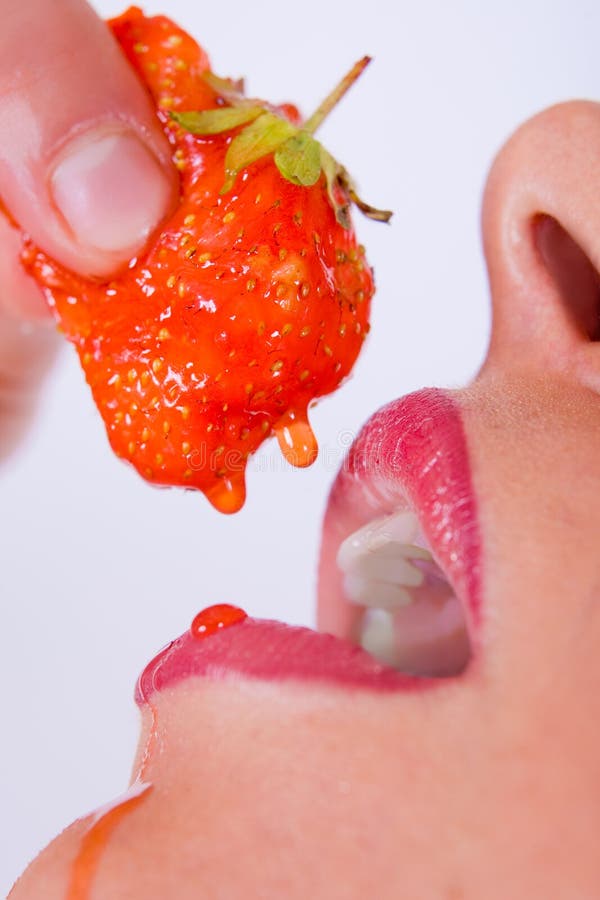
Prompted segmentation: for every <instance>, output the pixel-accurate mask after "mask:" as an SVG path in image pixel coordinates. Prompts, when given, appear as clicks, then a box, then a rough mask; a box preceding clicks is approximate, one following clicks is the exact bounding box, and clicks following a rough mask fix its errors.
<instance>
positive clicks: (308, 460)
mask: <svg viewBox="0 0 600 900" xmlns="http://www.w3.org/2000/svg"><path fill="white" fill-rule="evenodd" d="M274 430H275V434H276V435H277V440H278V441H279V447H280V449H281V452H282V453H283V455H284V456H285V458H286V459H287V461H288V462H289V463H290V464H291V465H292V466H297V467H298V468H301V469H303V468H306V466H311V465H312V464H313V463H314V461H315V459H316V458H317V454H318V452H319V445H318V444H317V439H316V437H315V434H314V432H313V430H312V428H311V427H310V423H309V421H308V413H307V411H306V409H303V410H294V409H290V410H288V412H287V413H286V414H285V415H284V416H282V417H281V419H279V421H278V422H277V424H276V425H275V428H274Z"/></svg>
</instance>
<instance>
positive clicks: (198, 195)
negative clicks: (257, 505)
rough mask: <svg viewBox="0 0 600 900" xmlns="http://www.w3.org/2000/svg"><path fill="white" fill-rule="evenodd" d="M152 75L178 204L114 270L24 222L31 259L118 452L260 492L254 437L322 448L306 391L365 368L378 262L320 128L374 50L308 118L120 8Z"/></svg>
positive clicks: (171, 476)
mask: <svg viewBox="0 0 600 900" xmlns="http://www.w3.org/2000/svg"><path fill="white" fill-rule="evenodd" d="M110 25H111V27H112V29H113V32H114V35H115V36H116V38H117V40H118V41H119V43H120V44H121V47H122V49H123V51H124V53H125V54H126V55H127V57H128V59H129V60H130V62H131V64H132V65H133V66H134V67H135V69H136V70H137V72H138V74H139V76H140V78H141V79H142V80H143V81H144V83H145V84H146V86H147V89H148V91H149V92H150V94H151V96H152V98H153V99H154V102H155V104H156V107H157V115H158V117H159V119H160V121H161V123H162V125H163V127H164V130H165V132H166V134H167V136H168V138H169V141H170V143H171V145H172V147H173V159H174V162H175V165H176V166H177V168H178V169H179V172H180V176H181V197H180V203H179V205H178V208H177V210H176V212H175V213H174V214H173V216H172V217H171V219H170V220H169V221H167V222H166V223H165V224H164V225H163V227H162V230H161V232H160V233H159V234H158V235H157V236H155V237H154V238H153V240H152V241H151V243H150V245H149V247H148V248H147V251H146V252H145V253H144V255H143V257H140V258H139V259H133V260H131V263H130V265H129V268H128V269H127V270H126V271H125V272H123V273H122V274H121V275H119V277H117V278H116V279H115V280H113V281H110V282H107V283H97V282H92V281H90V280H86V279H84V278H80V277H78V276H75V275H74V274H72V273H70V272H69V271H67V270H65V269H64V268H63V267H61V266H60V265H59V264H58V263H56V262H55V261H54V260H52V259H50V258H48V256H46V255H45V254H44V253H43V252H42V251H41V250H40V249H38V248H36V247H35V246H33V245H32V244H31V242H29V241H28V240H27V239H25V246H24V251H23V261H24V264H25V266H26V268H27V270H28V271H29V272H30V273H31V274H33V276H34V277H35V278H36V279H37V281H38V282H39V284H40V285H41V286H42V287H43V290H44V292H45V295H46V298H47V300H48V302H49V304H50V306H51V308H52V310H53V312H54V314H55V317H56V319H57V321H58V324H59V327H60V328H61V330H62V331H63V332H64V333H65V335H66V337H67V338H68V339H69V340H70V341H71V342H72V343H73V344H74V345H75V346H76V348H77V351H78V353H79V357H80V360H81V364H82V366H83V369H84V371H85V374H86V378H87V381H88V383H89V385H90V387H91V390H92V393H93V396H94V399H95V402H96V404H97V406H98V409H99V410H100V413H101V415H102V417H103V419H104V422H105V425H106V429H107V433H108V437H109V440H110V443H111V446H112V448H113V450H114V451H115V453H116V454H117V455H118V456H119V457H122V458H123V459H126V460H129V461H130V462H131V463H132V464H133V465H134V466H135V468H136V469H137V470H138V472H139V473H140V474H141V475H142V476H143V477H144V478H146V479H148V480H149V481H151V482H153V483H155V484H158V485H180V486H183V487H186V488H195V489H198V490H201V491H203V492H204V494H205V495H206V496H207V498H208V499H209V500H210V502H211V503H212V504H213V505H214V506H215V507H216V508H217V509H219V510H221V511H222V512H234V511H236V510H238V509H239V508H240V507H241V506H242V505H243V502H244V498H245V484H244V470H245V467H246V462H247V460H248V457H249V456H250V454H252V453H254V452H255V451H256V449H257V448H258V447H259V446H260V445H261V444H262V442H263V441H264V440H265V439H266V438H267V437H268V436H269V435H270V434H271V433H275V434H276V435H277V438H278V439H279V443H280V446H281V448H282V450H283V452H284V454H285V456H286V457H287V458H288V459H289V460H290V462H292V463H294V464H295V465H300V466H304V465H308V464H310V463H311V462H312V461H313V459H314V458H315V455H316V450H317V446H316V441H315V438H314V436H313V433H312V431H311V428H310V425H309V423H308V416H307V409H308V407H309V405H310V404H311V403H312V402H313V401H314V399H315V398H317V397H320V396H323V395H324V394H328V393H330V392H331V391H334V390H335V389H336V388H337V387H338V386H339V384H340V383H341V381H342V380H343V379H344V378H345V377H346V376H347V375H348V374H349V372H350V370H351V368H352V366H353V364H354V361H355V360H356V357H357V355H358V353H359V351H360V348H361V346H362V343H363V340H364V338H365V336H366V334H367V332H368V330H369V324H368V320H369V306H370V301H371V297H372V294H373V289H374V288H373V276H372V272H371V270H370V268H369V266H368V264H367V263H366V261H365V257H364V250H363V248H362V247H360V246H358V245H357V242H356V238H355V234H354V231H353V229H352V226H351V222H350V216H349V204H350V202H351V201H354V202H355V203H357V204H358V205H359V206H360V208H361V209H362V210H363V211H365V212H366V213H367V214H368V215H371V216H373V217H375V218H383V219H386V220H387V218H389V215H390V214H387V213H378V212H377V211H376V210H372V209H371V208H370V207H367V206H366V204H363V203H362V202H361V201H360V200H358V198H357V197H356V194H355V191H354V188H353V186H352V184H351V182H350V180H349V178H348V176H347V173H346V172H345V170H344V169H343V168H342V167H341V166H339V164H338V163H336V162H335V160H334V159H333V158H332V157H331V156H330V155H329V154H328V153H327V151H325V149H324V148H323V147H322V146H321V145H320V144H319V143H318V142H317V141H316V140H315V139H314V137H313V134H314V130H315V129H316V127H317V126H318V125H319V124H320V121H321V120H322V118H323V117H324V115H325V114H326V113H327V112H328V110H329V108H330V107H331V106H332V105H333V103H334V102H335V101H336V100H337V99H339V97H340V96H341V95H342V94H343V93H345V91H346V90H347V88H348V87H349V86H350V84H351V82H352V81H353V80H354V78H355V77H356V76H357V75H358V74H359V72H360V71H361V70H362V68H364V65H366V62H367V61H368V60H366V59H365V60H362V61H361V63H359V64H358V65H357V66H355V68H354V70H353V71H352V72H351V73H350V75H349V76H348V77H347V79H345V80H344V81H343V82H342V83H341V85H340V87H339V88H338V89H337V91H336V92H334V95H332V96H331V97H330V98H328V100H327V101H326V102H325V104H324V105H323V106H322V107H321V108H320V109H319V111H318V112H317V113H316V114H315V116H313V117H312V118H311V119H309V120H308V121H307V122H306V123H304V126H303V125H302V123H301V120H300V117H299V114H298V112H297V110H296V109H295V108H294V107H292V106H280V107H274V106H271V105H269V104H266V103H263V102H261V101H257V100H251V99H248V98H246V97H245V96H244V94H243V89H242V85H241V84H240V83H235V82H232V81H228V80H223V79H219V78H217V77H216V76H215V75H214V74H213V73H212V72H211V70H210V66H209V61H208V58H207V56H206V54H205V53H204V51H203V50H202V49H201V48H200V47H198V45H197V44H196V43H195V42H194V41H193V40H192V38H190V37H189V35H187V34H186V33H185V32H184V31H182V30H181V29H180V28H178V27H177V26H176V25H174V24H173V23H172V22H171V21H169V20H168V19H167V18H165V17H163V16H157V17H154V18H147V17H145V16H144V15H143V13H142V12H141V10H139V9H137V8H132V9H130V10H129V11H128V12H126V13H125V14H124V15H122V16H121V17H120V18H117V19H115V20H113V21H112V22H111V23H110Z"/></svg>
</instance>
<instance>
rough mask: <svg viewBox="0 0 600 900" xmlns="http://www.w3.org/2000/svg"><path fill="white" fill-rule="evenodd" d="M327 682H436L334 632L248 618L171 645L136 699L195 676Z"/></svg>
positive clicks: (389, 688)
mask: <svg viewBox="0 0 600 900" xmlns="http://www.w3.org/2000/svg"><path fill="white" fill-rule="evenodd" d="M194 676H195V677H205V678H212V679H222V678H231V677H236V676H239V677H243V678H254V679H260V680H263V681H301V682H307V681H311V682H321V683H323V682H327V683H329V684H334V685H337V686H340V687H345V688H359V689H364V690H369V691H375V692H379V693H382V692H394V691H406V690H418V689H419V688H423V687H426V686H428V685H429V684H430V683H437V684H439V681H438V682H436V681H435V679H427V678H417V677H414V676H411V675H405V674H403V673H401V672H398V671H396V670H395V669H392V668H390V667H388V666H385V665H383V664H382V663H379V662H377V660H376V659H375V658H374V657H372V656H371V655H370V654H369V653H367V652H366V651H364V650H362V649H361V648H360V647H358V646H356V645H354V644H351V643H349V642H348V641H344V640H341V639H339V638H337V637H334V636H333V635H331V634H324V633H322V632H317V631H313V630H312V629H310V628H303V627H299V626H293V625H284V624H283V623H282V622H276V621H272V620H269V619H252V618H246V619H244V621H242V622H239V623H236V624H235V625H232V626H230V627H228V628H224V629H223V630H222V631H219V632H217V633H216V634H212V635H210V636H209V637H206V638H201V639H199V638H197V637H196V636H194V635H193V634H192V632H191V631H187V632H186V633H185V634H183V635H181V637H179V638H177V639H176V640H175V641H172V642H171V643H170V644H168V645H167V646H166V647H165V648H164V649H163V650H161V651H160V653H158V654H157V656H155V657H154V659H153V660H152V661H151V662H150V663H149V664H148V665H147V666H146V668H145V669H144V671H143V672H142V674H141V675H140V677H139V679H138V683H137V686H136V691H135V700H136V703H137V704H138V705H139V706H143V705H144V704H148V703H149V702H150V701H151V698H152V695H153V694H155V693H157V692H160V691H163V690H165V689H166V688H169V687H174V686H175V685H176V684H178V683H180V682H182V681H185V680H186V679H188V678H191V677H194Z"/></svg>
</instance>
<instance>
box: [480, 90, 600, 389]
mask: <svg viewBox="0 0 600 900" xmlns="http://www.w3.org/2000/svg"><path fill="white" fill-rule="evenodd" d="M482 224H483V240H484V251H485V256H486V262H487V266H488V271H489V277H490V286H491V292H492V307H493V327H492V337H491V342H490V347H489V351H488V356H487V359H486V362H485V365H484V372H485V371H486V370H489V369H493V368H497V367H500V368H506V367H511V369H513V370H514V369H515V368H517V369H531V368H533V369H535V370H538V372H560V373H563V374H566V375H567V376H568V377H572V378H575V379H576V380H577V381H578V382H579V383H581V384H585V385H586V386H588V387H590V388H592V389H593V390H596V391H598V390H600V279H599V277H598V270H599V269H600V104H597V103H593V102H588V101H573V102H569V103H563V104H560V105H558V106H554V107H552V108H550V109H547V110H545V111H544V112H542V113H540V114H539V115H537V116H535V117H534V118H533V119H531V120H530V121H528V122H527V123H526V124H525V125H523V126H522V127H521V128H519V129H518V131H517V132H516V133H515V134H514V135H513V137H512V138H510V140H509V141H508V142H507V144H506V145H505V146H504V147H503V149H502V150H501V151H500V153H499V155H498V157H497V159H496V161H495V162H494V165H493V166H492V170H491V172H490V175H489V178H488V182H487V186H486V190H485V196H484V203H483V223H482Z"/></svg>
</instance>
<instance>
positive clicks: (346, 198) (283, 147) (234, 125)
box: [170, 56, 392, 228]
mask: <svg viewBox="0 0 600 900" xmlns="http://www.w3.org/2000/svg"><path fill="white" fill-rule="evenodd" d="M370 62H371V58H370V57H369V56H364V57H363V58H362V59H361V60H359V61H358V62H357V63H356V64H355V65H354V66H353V67H352V69H350V71H349V72H348V74H347V75H346V76H345V77H344V78H343V79H342V80H341V81H340V83H339V84H338V85H337V87H336V88H334V90H333V91H332V92H331V93H330V94H329V95H328V96H327V97H326V98H325V100H323V102H322V103H321V105H320V106H319V107H318V109H317V110H316V112H315V113H314V114H313V115H312V116H310V118H308V119H307V120H306V121H305V122H304V123H303V124H302V125H300V126H296V125H293V124H292V123H291V122H290V121H289V120H288V119H286V118H284V117H283V115H282V114H281V113H279V112H277V111H276V109H275V108H274V107H269V106H268V105H266V104H265V103H264V102H263V101H262V100H254V99H252V98H249V97H246V96H244V93H243V89H244V85H243V82H242V81H230V80H229V79H223V78H218V77H217V76H216V75H214V74H213V73H212V72H209V73H206V74H205V75H204V78H205V80H206V81H207V82H208V83H209V84H210V86H211V87H212V88H213V89H214V90H215V92H216V93H217V94H218V95H219V97H220V98H221V102H222V103H224V104H227V105H222V106H219V107H218V108H217V109H207V110H203V111H201V112H171V114H170V115H171V118H172V119H174V120H175V121H176V122H177V123H178V124H179V125H181V127H182V128H184V129H185V130H186V131H189V132H191V133H192V134H197V135H199V136H208V135H213V134H222V133H225V132H228V131H234V130H235V129H238V128H240V129H241V130H240V131H239V132H238V134H236V135H235V137H234V138H233V140H232V141H231V143H230V144H229V147H228V149H227V154H226V156H225V183H224V185H223V187H222V188H221V193H222V194H227V193H229V191H231V190H232V188H233V186H234V184H235V181H236V179H237V176H238V175H239V173H240V172H241V171H243V170H244V169H246V168H247V167H248V166H250V165H252V163H254V162H257V160H259V159H262V158H263V157H265V156H270V155H272V156H273V159H274V162H275V165H276V166H277V168H278V170H279V172H280V173H281V175H282V176H283V177H284V178H285V179H287V181H290V182H291V183H292V184H296V185H301V186H303V187H311V186H312V185H314V184H316V183H317V182H318V181H319V179H320V178H321V175H324V176H325V182H326V184H327V195H328V197H329V202H330V203H331V206H332V207H333V209H334V211H335V215H336V219H337V221H338V222H339V224H340V225H342V227H344V228H350V225H351V222H350V206H351V204H352V203H354V205H355V206H356V207H357V208H358V209H359V210H360V211H361V212H362V213H364V215H366V216H368V218H370V219H375V220H376V221H378V222H389V220H390V219H391V217H392V213H391V212H389V211H388V210H380V209H375V208H374V207H373V206H370V205H369V204H368V203H365V202H364V201H363V200H361V199H360V197H359V196H358V194H357V192H356V187H355V185H354V182H353V181H352V179H351V177H350V175H349V174H348V172H347V171H346V169H345V168H344V166H342V165H341V164H340V163H339V162H337V160H336V159H334V157H333V156H332V155H331V153H329V151H328V150H326V149H325V147H324V146H323V145H322V144H321V143H320V142H319V141H317V140H316V138H315V137H314V134H315V131H316V130H317V128H319V126H320V125H321V124H322V123H323V121H324V120H325V118H326V117H327V116H328V114H329V113H330V112H331V110H332V109H333V108H334V107H335V106H336V105H337V104H338V103H339V101H340V100H341V99H342V97H343V96H344V94H346V92H347V91H348V90H349V88H350V87H351V86H352V85H353V84H354V82H355V81H356V80H357V78H358V77H359V76H360V75H361V73H362V72H363V71H364V69H365V68H366V67H367V65H368V64H369V63H370ZM242 126H243V127H242Z"/></svg>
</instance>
